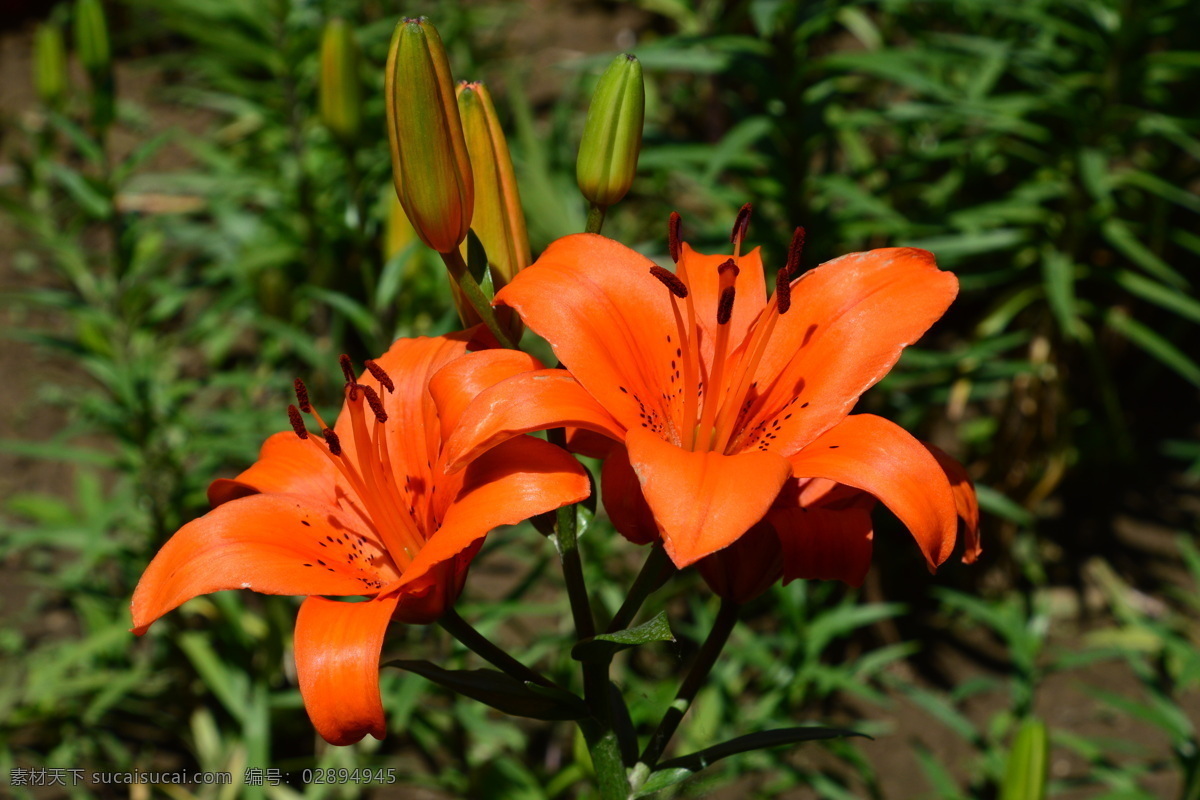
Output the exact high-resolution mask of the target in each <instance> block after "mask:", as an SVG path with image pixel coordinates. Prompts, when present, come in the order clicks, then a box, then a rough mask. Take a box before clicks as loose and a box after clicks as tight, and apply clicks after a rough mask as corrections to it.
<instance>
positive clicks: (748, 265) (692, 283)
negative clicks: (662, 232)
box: [678, 242, 767, 364]
mask: <svg viewBox="0 0 1200 800" xmlns="http://www.w3.org/2000/svg"><path fill="white" fill-rule="evenodd" d="M731 257H732V256H730V255H720V254H718V255H711V256H708V255H704V254H702V253H697V252H696V251H695V250H693V249H692V247H691V245H689V244H688V243H687V242H684V243H683V254H682V255H681V256H680V258H679V268H678V271H679V272H680V273H686V275H687V281H688V288H689V289H690V290H691V292H692V303H693V305H694V306H695V309H696V321H697V322H698V323H700V327H701V328H702V329H703V331H704V336H703V337H702V339H703V341H702V342H701V343H700V344H701V352H702V353H703V356H704V360H705V363H708V364H711V363H712V357H713V342H714V341H716V337H717V305H718V303H719V301H720V299H721V281H720V277H719V275H718V274H717V268H718V267H720V266H721V265H722V264H724V263H725V262H726V261H728V260H729V259H730V258H731ZM737 263H738V269H739V270H740V271H739V272H738V276H737V283H736V284H735V285H736V286H737V292H736V294H735V295H734V301H733V314H732V315H731V316H730V318H729V323H728V324H729V342H730V344H729V347H730V349H731V350H732V349H734V348H736V347H737V346H738V345H740V344H741V343H742V340H743V339H745V338H746V333H747V332H749V330H750V326H751V325H752V324H753V323H754V320H755V319H756V318H757V317H758V314H759V312H760V311H762V307H763V303H765V302H766V301H767V287H766V283H765V278H764V276H763V265H762V252H761V250H760V248H757V247H756V248H754V249H753V250H751V251H750V252H749V253H746V254H745V255H743V256H741V257H740V258H738V260H737Z"/></svg>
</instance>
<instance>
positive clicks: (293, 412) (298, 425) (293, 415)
mask: <svg viewBox="0 0 1200 800" xmlns="http://www.w3.org/2000/svg"><path fill="white" fill-rule="evenodd" d="M288 420H289V421H290V422H291V423H292V430H294V431H295V432H296V435H297V436H299V437H300V438H301V439H307V438H308V429H307V428H305V427H304V417H302V416H300V409H298V408H296V407H295V406H288Z"/></svg>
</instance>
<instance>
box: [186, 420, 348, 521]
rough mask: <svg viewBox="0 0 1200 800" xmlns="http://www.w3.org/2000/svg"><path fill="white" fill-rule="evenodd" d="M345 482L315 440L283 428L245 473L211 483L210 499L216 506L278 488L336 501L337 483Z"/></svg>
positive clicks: (317, 498)
mask: <svg viewBox="0 0 1200 800" xmlns="http://www.w3.org/2000/svg"><path fill="white" fill-rule="evenodd" d="M341 483H344V481H343V480H342V476H341V475H339V474H338V473H337V468H335V467H334V466H333V464H332V463H330V461H329V459H328V458H326V457H325V456H323V455H321V453H320V452H318V451H317V448H315V447H313V445H312V442H306V441H303V440H301V439H300V437H299V436H297V435H296V434H295V432H294V431H283V432H281V433H276V434H272V435H271V436H270V437H268V438H267V440H266V441H265V442H263V446H262V449H261V450H259V453H258V461H255V462H254V464H253V465H252V466H251V467H250V468H249V469H247V470H246V471H244V472H243V473H242V474H241V475H238V476H237V477H236V478H233V479H232V480H231V479H229V478H218V479H217V480H215V481H213V482H212V483H211V484H209V487H208V502H209V503H210V504H211V505H212V506H213V508H216V507H217V506H219V505H221V504H222V503H228V502H229V501H230V500H236V499H237V498H239V497H246V496H248V495H252V494H258V493H260V492H278V493H282V494H298V495H303V496H305V497H311V498H312V499H313V500H317V501H319V502H322V503H327V504H329V505H336V504H337V498H338V495H337V486H338V485H339V484H341Z"/></svg>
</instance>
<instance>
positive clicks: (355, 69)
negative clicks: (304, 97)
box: [317, 18, 363, 144]
mask: <svg viewBox="0 0 1200 800" xmlns="http://www.w3.org/2000/svg"><path fill="white" fill-rule="evenodd" d="M359 59H360V56H359V49H358V42H357V41H356V40H355V38H354V29H353V28H351V27H350V25H349V24H347V22H346V21H345V20H343V19H336V18H335V19H331V20H329V22H328V23H326V25H325V30H324V32H323V33H322V34H321V81H320V84H319V85H318V87H317V88H318V94H319V99H320V113H321V122H322V123H323V124H324V125H325V127H326V128H328V129H329V132H330V133H332V134H333V135H334V136H336V137H337V138H338V139H340V140H341V141H342V142H343V143H345V144H350V143H353V142H354V141H355V140H356V139H357V138H358V133H359V131H360V130H361V129H362V118H363V116H362V81H361V80H360V77H359Z"/></svg>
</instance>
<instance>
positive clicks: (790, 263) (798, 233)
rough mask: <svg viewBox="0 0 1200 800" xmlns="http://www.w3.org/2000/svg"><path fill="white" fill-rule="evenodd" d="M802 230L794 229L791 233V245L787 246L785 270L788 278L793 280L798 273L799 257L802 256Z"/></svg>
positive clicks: (803, 234) (803, 233)
mask: <svg viewBox="0 0 1200 800" xmlns="http://www.w3.org/2000/svg"><path fill="white" fill-rule="evenodd" d="M804 237H805V232H804V228H796V230H795V231H794V232H793V233H792V243H791V245H789V246H788V257H787V266H785V267H784V269H785V270H787V273H788V278H789V279H791V278H794V277H795V276H796V275H797V274H798V273H799V272H800V257H801V256H802V255H804Z"/></svg>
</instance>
